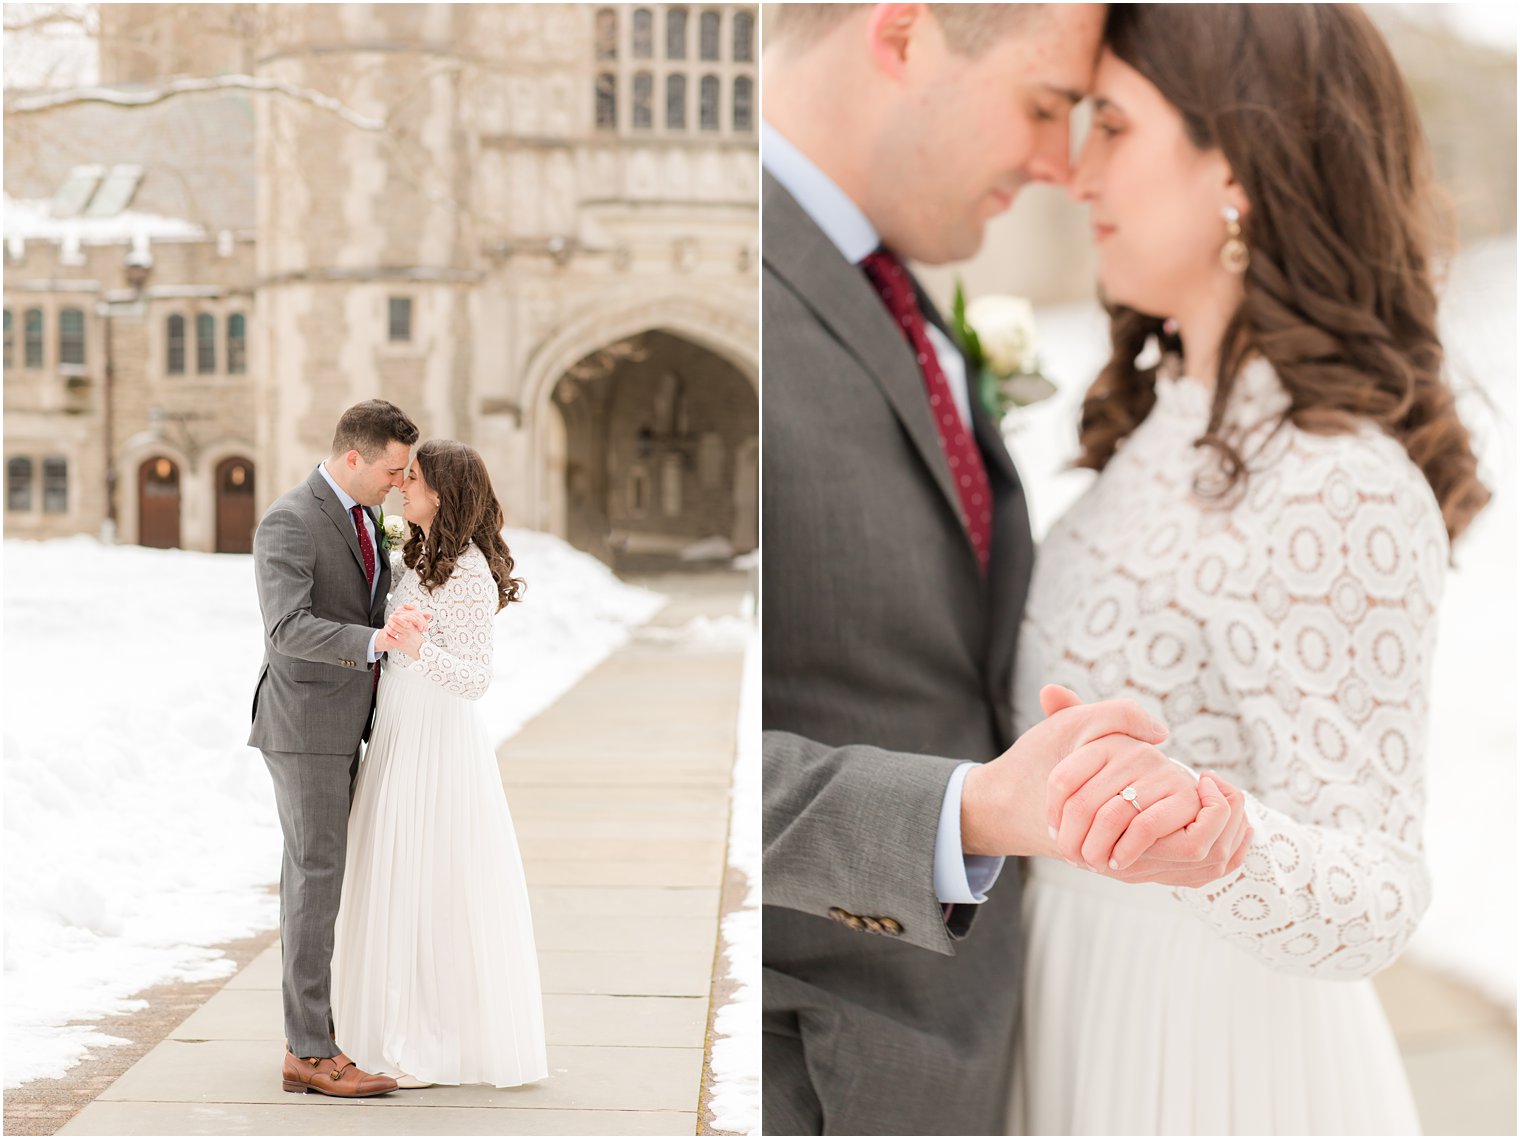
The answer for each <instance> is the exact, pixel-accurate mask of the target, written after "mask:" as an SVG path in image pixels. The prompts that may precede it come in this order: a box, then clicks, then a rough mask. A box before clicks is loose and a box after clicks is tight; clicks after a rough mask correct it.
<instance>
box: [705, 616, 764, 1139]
mask: <svg viewBox="0 0 1520 1139" xmlns="http://www.w3.org/2000/svg"><path fill="white" fill-rule="evenodd" d="M749 616H750V617H751V620H752V623H751V625H750V634H749V639H748V643H747V645H746V648H745V653H744V679H743V682H742V692H741V694H740V698H739V733H738V735H739V742H738V754H737V756H736V757H735V759H734V785H733V805H732V815H731V819H732V822H731V823H730V827H729V836H728V864H729V865H730V866H732V867H735V868H736V869H738V870H739V871H740V872H741V873H742V874H743V875H744V876H745V879H746V880H747V882H748V889H747V891H746V892H745V895H744V899H743V902H742V903H741V905H740V907H739V908H738V909H736V910H734V911H733V912H732V913H731V914H729V915H728V916H727V917H725V918H724V919H723V931H722V932H723V959H724V961H725V963H726V967H727V973H726V976H727V977H728V978H729V979H730V980H732V981H734V982H736V988H735V990H734V992H733V995H732V996H731V997H730V999H729V1001H728V1003H726V1004H725V1005H724V1006H723V1007H722V1008H720V1009H719V1010H718V1012H717V1015H716V1016H715V1017H714V1018H713V1046H712V1073H713V1085H712V1098H711V1100H710V1101H709V1106H710V1107H711V1109H712V1113H713V1127H715V1128H716V1129H717V1130H719V1131H733V1132H737V1133H739V1134H742V1135H758V1134H760V629H759V625H758V623H753V614H752V613H751V614H750V615H749Z"/></svg>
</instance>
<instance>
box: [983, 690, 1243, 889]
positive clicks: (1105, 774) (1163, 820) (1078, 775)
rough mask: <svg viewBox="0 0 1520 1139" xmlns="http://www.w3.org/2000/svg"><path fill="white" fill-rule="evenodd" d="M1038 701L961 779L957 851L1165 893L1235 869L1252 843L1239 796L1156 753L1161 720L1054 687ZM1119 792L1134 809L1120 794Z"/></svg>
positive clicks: (1129, 703) (1127, 704)
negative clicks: (1043, 859)
mask: <svg viewBox="0 0 1520 1139" xmlns="http://www.w3.org/2000/svg"><path fill="white" fill-rule="evenodd" d="M1040 705H1041V709H1042V710H1043V711H1044V713H1045V717H1046V718H1045V719H1044V720H1043V721H1042V722H1040V723H1039V724H1036V725H1035V726H1034V727H1032V728H1030V729H1029V730H1028V731H1027V732H1025V733H1024V734H1023V735H1022V736H1020V737H1019V739H1018V740H1017V741H1016V742H1015V743H1014V745H1013V746H1012V747H1011V748H1009V749H1008V751H1006V752H1004V753H1003V754H1002V755H1000V756H999V757H998V758H997V759H995V760H993V761H992V762H990V763H986V764H982V765H980V766H978V767H975V768H972V769H971V771H970V772H968V773H967V778H966V782H965V785H964V789H963V792H962V798H961V837H962V843H963V848H964V850H965V852H966V853H967V854H1023V855H1043V856H1047V857H1055V858H1064V859H1065V860H1066V861H1067V862H1070V863H1071V864H1072V865H1075V866H1083V867H1086V868H1087V869H1090V870H1093V871H1096V872H1097V873H1099V874H1103V875H1106V876H1107V877H1110V878H1116V879H1118V880H1120V881H1123V882H1158V883H1163V884H1166V885H1171V886H1202V885H1205V884H1207V883H1209V882H1212V881H1214V880H1215V879H1217V878H1220V877H1222V876H1223V875H1225V874H1229V873H1233V872H1234V871H1235V870H1237V869H1239V867H1240V864H1241V862H1242V861H1243V860H1244V859H1245V855H1246V850H1247V848H1248V846H1249V843H1250V837H1251V836H1250V829H1249V827H1248V825H1247V822H1246V815H1245V797H1244V796H1243V795H1242V794H1241V793H1240V792H1239V791H1238V790H1236V789H1235V788H1234V787H1232V786H1230V784H1228V783H1226V782H1225V781H1224V780H1223V779H1221V778H1220V777H1219V776H1218V775H1215V774H1213V773H1212V772H1206V773H1204V774H1203V775H1202V776H1201V777H1199V778H1198V779H1197V780H1196V781H1195V779H1194V776H1193V774H1192V772H1190V771H1189V770H1188V769H1187V768H1185V767H1183V766H1182V765H1181V764H1178V763H1174V762H1172V760H1170V759H1168V758H1167V757H1166V756H1165V755H1163V754H1162V753H1161V751H1160V750H1159V749H1158V748H1157V746H1156V745H1157V744H1160V743H1161V742H1162V741H1164V740H1165V739H1166V736H1167V730H1166V726H1165V725H1164V724H1161V723H1159V722H1157V721H1155V720H1153V719H1152V718H1151V717H1150V716H1149V715H1147V714H1146V713H1145V712H1144V710H1143V709H1141V707H1140V706H1139V705H1138V704H1136V703H1135V702H1134V701H1133V700H1108V701H1104V702H1102V703H1098V704H1090V705H1083V704H1082V703H1081V701H1079V700H1078V699H1077V697H1076V695H1075V694H1074V693H1072V692H1070V691H1068V690H1067V689H1065V688H1061V687H1058V686H1056V685H1047V686H1046V687H1045V688H1044V689H1043V690H1042V691H1041V692H1040ZM1130 786H1133V787H1134V788H1135V791H1136V796H1135V801H1134V804H1131V803H1130V801H1128V800H1127V799H1124V798H1122V797H1121V792H1123V791H1124V790H1125V789H1126V788H1127V787H1130ZM1042 823H1043V824H1044V825H1043V827H1041V825H1040V824H1042ZM1041 830H1043V831H1044V832H1045V833H1044V834H1041V833H1040V831H1041ZM1047 835H1048V838H1047V837H1046V836H1047Z"/></svg>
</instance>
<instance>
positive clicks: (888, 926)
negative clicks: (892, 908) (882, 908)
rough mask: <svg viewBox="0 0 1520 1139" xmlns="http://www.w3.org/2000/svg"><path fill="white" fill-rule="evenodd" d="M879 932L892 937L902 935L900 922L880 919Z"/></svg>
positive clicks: (894, 919)
mask: <svg viewBox="0 0 1520 1139" xmlns="http://www.w3.org/2000/svg"><path fill="white" fill-rule="evenodd" d="M881 931H882V932H883V933H887V934H891V935H892V936H893V937H896V936H897V935H898V934H900V933H902V922H900V921H898V920H897V919H896V918H882V919H881Z"/></svg>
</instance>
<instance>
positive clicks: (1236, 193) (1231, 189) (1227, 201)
mask: <svg viewBox="0 0 1520 1139" xmlns="http://www.w3.org/2000/svg"><path fill="white" fill-rule="evenodd" d="M1221 204H1222V205H1226V206H1233V207H1235V212H1236V213H1238V214H1240V216H1241V217H1242V218H1247V217H1250V216H1251V202H1250V200H1249V199H1248V198H1247V197H1246V191H1245V187H1244V186H1242V185H1241V184H1240V183H1239V182H1237V181H1236V180H1235V175H1234V173H1233V172H1231V171H1230V169H1229V167H1228V166H1226V167H1225V183H1224V201H1223V202H1222V203H1221Z"/></svg>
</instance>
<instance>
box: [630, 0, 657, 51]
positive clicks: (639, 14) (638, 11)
mask: <svg viewBox="0 0 1520 1139" xmlns="http://www.w3.org/2000/svg"><path fill="white" fill-rule="evenodd" d="M633 58H634V59H653V58H654V13H653V12H651V11H650V10H649V9H648V8H635V9H634V10H633Z"/></svg>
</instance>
